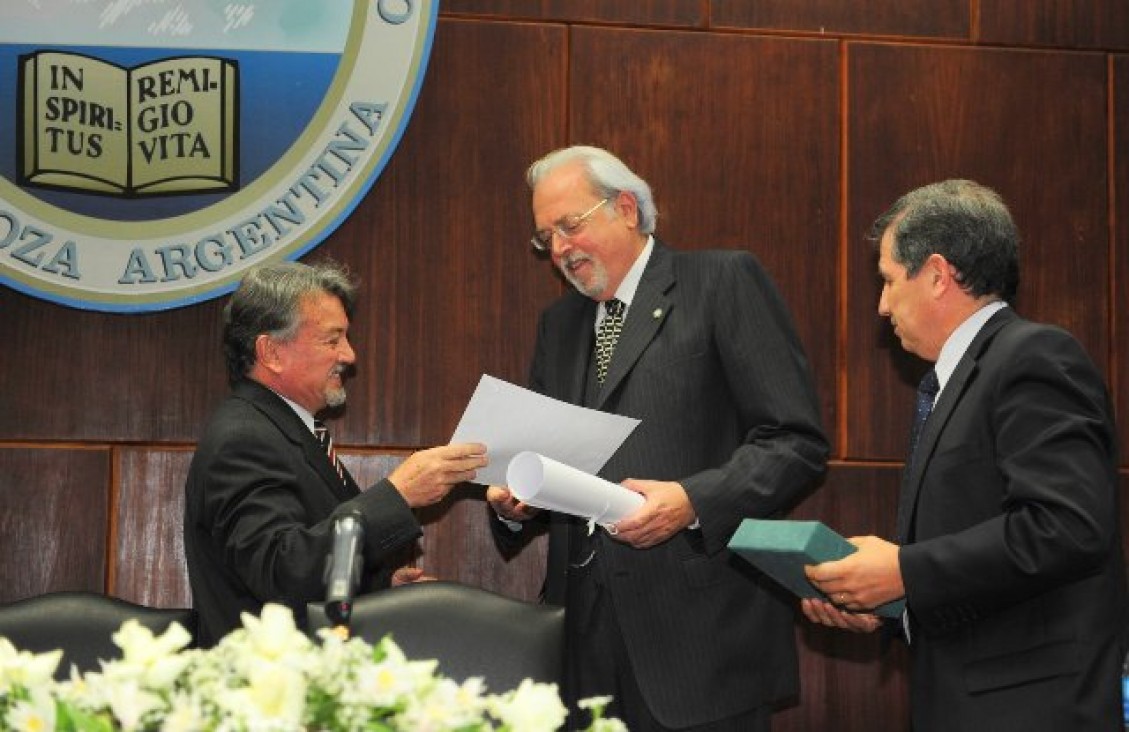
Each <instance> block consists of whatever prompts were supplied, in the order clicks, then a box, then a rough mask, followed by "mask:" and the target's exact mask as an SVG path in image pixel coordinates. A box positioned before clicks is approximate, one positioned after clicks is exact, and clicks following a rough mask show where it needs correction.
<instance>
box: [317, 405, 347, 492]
mask: <svg viewBox="0 0 1129 732" xmlns="http://www.w3.org/2000/svg"><path fill="white" fill-rule="evenodd" d="M314 435H316V436H317V438H318V442H320V443H321V446H322V448H323V449H324V450H325V454H326V455H328V456H329V462H330V464H331V465H333V469H334V470H336V471H337V476H338V477H339V478H341V482H342V483H344V482H345V466H344V465H342V464H341V461H340V460H339V459H338V458H337V450H335V449H334V448H333V438H332V437H330V436H329V429H328V428H326V426H325V423H324V422H322V421H320V420H314Z"/></svg>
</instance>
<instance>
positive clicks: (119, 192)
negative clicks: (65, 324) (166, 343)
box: [0, 0, 438, 313]
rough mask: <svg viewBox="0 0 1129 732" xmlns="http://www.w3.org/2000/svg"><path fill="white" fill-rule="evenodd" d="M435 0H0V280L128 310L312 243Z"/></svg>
mask: <svg viewBox="0 0 1129 732" xmlns="http://www.w3.org/2000/svg"><path fill="white" fill-rule="evenodd" d="M437 13H438V1H437V0H318V1H317V2H312V1H311V0H272V1H271V2H261V0H260V1H259V2H242V3H240V2H222V1H220V0H196V1H195V2H193V1H192V0H178V2H175V3H170V2H164V1H162V0H81V1H79V0H15V1H14V2H8V3H5V4H4V6H3V7H2V8H0V110H8V111H7V112H6V113H5V112H0V283H3V284H5V285H7V286H9V287H12V288H14V289H17V290H20V291H21V292H25V293H27V294H30V295H33V296H36V297H41V298H44V299H47V300H51V301H54V302H57V303H61V304H64V305H69V306H73V307H79V308H84V309H89V310H102V311H110V312H127V313H131V312H145V311H152V310H165V309H169V308H176V307H181V306H184V305H189V304H192V303H196V302H200V301H203V300H208V299H211V298H214V297H217V296H219V295H222V294H224V293H227V292H229V291H231V290H232V289H234V288H235V286H236V285H237V284H238V282H239V279H240V278H241V277H242V274H243V272H244V271H245V270H246V269H247V268H248V267H251V266H253V265H255V264H259V263H261V262H264V261H275V260H278V259H284V258H285V259H294V258H297V257H299V256H301V255H302V254H305V253H306V252H308V251H309V250H310V249H312V248H313V247H315V246H317V245H318V244H320V243H321V242H322V241H323V240H324V239H325V238H326V237H327V236H328V235H329V234H330V233H332V232H333V230H334V229H335V228H336V227H337V226H338V225H339V224H340V223H341V221H342V220H343V219H344V218H345V217H346V216H348V215H349V213H350V212H351V211H352V210H353V209H354V208H355V207H356V205H357V203H358V202H359V201H360V199H361V197H363V196H364V194H365V193H367V192H368V190H369V189H370V188H371V187H372V184H373V182H374V181H375V180H376V178H377V177H378V176H379V175H380V172H381V171H382V170H383V168H384V166H385V164H386V163H387V161H388V159H389V157H390V156H391V155H392V152H393V151H394V150H395V148H396V145H397V143H398V142H399V140H400V137H401V136H402V134H403V131H404V128H405V126H406V125H407V122H408V119H409V117H410V115H411V112H412V108H413V106H414V104H415V100H416V97H417V95H418V93H419V88H420V85H421V83H422V81H423V76H424V71H425V69H426V66H427V59H428V56H429V54H430V51H431V43H432V39H433V37H434V32H435V23H436V16H437Z"/></svg>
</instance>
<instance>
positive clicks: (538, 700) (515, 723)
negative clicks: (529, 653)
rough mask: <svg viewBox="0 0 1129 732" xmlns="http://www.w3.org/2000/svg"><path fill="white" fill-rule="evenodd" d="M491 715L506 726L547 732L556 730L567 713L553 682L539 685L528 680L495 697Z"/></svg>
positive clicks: (562, 722)
mask: <svg viewBox="0 0 1129 732" xmlns="http://www.w3.org/2000/svg"><path fill="white" fill-rule="evenodd" d="M493 712H494V714H495V715H496V716H497V717H498V719H500V720H501V721H502V722H503V723H504V724H505V725H506V726H508V727H509V728H510V729H514V730H521V731H522V732H541V731H542V730H544V731H545V732H551V730H557V729H560V727H561V725H563V724H564V722H565V717H566V716H567V715H568V710H567V709H565V706H564V704H562V703H561V699H560V696H558V694H557V685H556V684H539V683H536V682H533V681H531V680H529V679H525V680H524V681H522V682H521V685H520V686H518V687H517V689H516V690H514V691H512V692H510V693H509V694H506V695H505V696H502V697H499V698H497V699H496V701H495V703H494V705H493Z"/></svg>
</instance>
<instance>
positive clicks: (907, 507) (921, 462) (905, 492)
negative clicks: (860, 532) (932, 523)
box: [897, 308, 1018, 542]
mask: <svg viewBox="0 0 1129 732" xmlns="http://www.w3.org/2000/svg"><path fill="white" fill-rule="evenodd" d="M1017 317H1018V316H1017V315H1016V314H1015V312H1014V311H1013V310H1012V309H1011V308H1004V309H1002V310H1001V311H1000V312H998V313H996V314H995V315H993V316H992V317H991V318H989V320H988V322H987V323H985V324H984V327H982V328H981V329H980V332H979V333H977V334H976V337H975V338H973V339H972V343H970V344H969V346H968V350H967V351H965V353H964V356H962V357H961V359H960V361H959V362H958V363H957V366H956V368H955V369H954V370H953V373H952V375H951V376H950V377H949V380H948V382H947V383H946V384H945V388H944V389H943V390H942V391H941V394H940V396H939V397H938V398H937V404H936V406H935V407H934V408H933V411H932V412H931V413H930V415H929V420H928V421H927V422H926V423H925V427H924V429H923V430H922V432H921V437H920V439H919V440H918V445H917V452H916V453H915V455H914V459H913V461H912V465H910V466H907V470H909V473H907V474H906V475H905V476H904V479H903V489H902V496H901V498H900V501H899V506H898V525H897V535H898V539H899V542H904V540H905V539H906V538H907V537H909V536H910V527H911V526H912V522H913V516H914V513H915V512H916V510H917V497H918V494H919V492H920V490H921V481H922V478H924V476H925V471H926V468H927V466H928V465H929V462H930V460H931V459H932V457H933V451H934V450H935V449H936V447H937V442H938V441H939V440H940V438H941V433H942V432H944V430H945V425H946V424H947V423H948V421H949V418H950V417H951V416H952V414H953V411H954V410H955V409H956V406H957V404H959V403H960V400H961V399H962V398H963V397H964V394H965V392H966V391H967V388H968V384H969V382H970V381H971V380H972V377H973V376H975V375H976V372H977V371H979V369H980V365H979V362H980V354H981V353H983V352H984V349H985V348H986V347H987V346H988V344H989V343H990V342H991V340H992V338H993V337H994V336H995V335H996V333H998V332H999V330H1000V329H1001V328H1003V327H1004V326H1005V325H1007V324H1008V323H1011V322H1012V321H1014V320H1015V319H1016V318H1017Z"/></svg>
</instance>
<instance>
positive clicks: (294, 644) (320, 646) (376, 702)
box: [0, 605, 626, 732]
mask: <svg viewBox="0 0 1129 732" xmlns="http://www.w3.org/2000/svg"><path fill="white" fill-rule="evenodd" d="M114 641H115V642H116V643H117V644H118V645H119V646H120V647H121V649H122V651H123V656H122V658H120V659H115V660H112V661H106V662H103V664H102V669H101V671H89V672H87V673H85V674H80V673H78V672H77V670H74V669H72V671H71V678H70V680H68V681H63V682H56V681H55V680H54V672H55V668H56V667H57V666H58V662H59V658H60V656H61V653H60V652H59V651H55V652H53V653H49V654H39V655H36V654H31V653H26V652H21V651H18V650H17V649H16V648H15V647H14V646H12V644H11V643H9V642H8V641H6V640H4V639H0V729H3V730H5V731H6V730H13V731H14V732H53V730H54V728H55V726H56V724H57V723H58V722H59V721H60V720H65V719H66V718H69V719H71V720H72V721H74V722H75V727H76V728H77V729H98V730H106V732H131V731H132V730H142V729H145V730H159V732H198V730H209V731H210V732H303V731H307V730H317V731H318V732H360V731H361V730H374V729H381V730H387V731H389V732H409V731H410V732H449V731H450V732H453V731H455V730H458V731H460V732H468V731H469V730H474V731H475V732H490V730H494V729H497V728H499V727H501V728H503V729H506V730H510V732H548V731H549V730H557V729H559V728H560V727H561V726H562V725H563V724H564V721H565V717H566V711H565V708H564V705H562V704H561V701H560V698H559V697H558V696H557V690H556V686H555V685H551V684H536V683H533V682H532V681H529V680H526V681H524V682H522V684H521V686H520V687H518V689H516V690H514V691H510V692H507V693H504V694H501V695H488V694H487V693H486V689H485V685H484V683H483V681H482V679H480V678H471V679H468V680H467V681H465V682H463V683H461V684H459V683H456V682H454V681H453V680H451V679H448V678H444V677H443V676H441V675H439V674H438V673H437V672H436V668H437V665H438V662H437V661H435V660H427V661H412V660H409V659H408V658H407V657H406V656H405V655H404V652H403V651H402V650H401V649H400V647H399V646H397V645H396V644H395V643H394V642H392V640H391V638H385V639H384V640H382V641H381V642H380V643H379V644H377V646H376V647H375V648H374V647H373V646H372V645H370V644H368V643H367V642H365V641H364V640H363V639H361V638H352V639H342V638H337V637H331V636H322V638H321V642H320V643H315V642H312V641H310V640H309V639H308V638H307V637H306V636H305V634H303V633H302V632H301V631H300V630H299V629H298V628H297V627H296V626H295V624H294V619H293V616H292V615H291V613H290V610H289V609H287V608H286V607H284V606H281V605H268V606H266V607H265V608H264V610H263V614H262V615H261V616H260V617H258V618H256V617H254V616H250V615H245V616H244V627H243V628H240V629H238V630H235V631H233V632H232V633H229V634H228V635H227V636H226V637H225V638H223V639H222V640H221V641H220V643H219V644H218V645H217V646H216V647H214V648H211V649H208V650H202V649H191V650H185V649H184V645H185V643H186V639H185V635H184V633H183V629H180V628H179V626H177V627H175V628H172V629H170V630H169V631H166V632H165V633H164V634H162V635H160V636H154V635H153V634H152V633H151V632H149V631H148V630H146V629H144V628H143V627H141V626H139V625H138V624H136V623H132V622H127V623H125V624H123V625H122V627H121V629H120V630H119V631H118V632H117V633H116V634H115V635H114ZM608 701H609V699H608V698H606V697H600V698H597V699H593V700H589V702H587V705H588V708H590V709H592V715H593V718H594V719H593V723H592V727H591V730H590V732H625V730H626V728H625V727H624V726H623V724H622V723H621V722H619V721H618V720H605V719H602V718H601V717H602V714H603V707H604V705H606V704H607V703H608ZM56 717H58V718H56Z"/></svg>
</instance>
